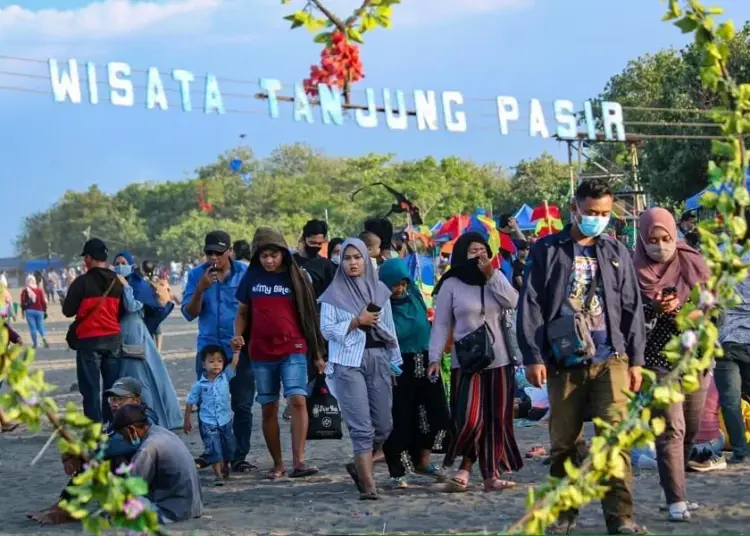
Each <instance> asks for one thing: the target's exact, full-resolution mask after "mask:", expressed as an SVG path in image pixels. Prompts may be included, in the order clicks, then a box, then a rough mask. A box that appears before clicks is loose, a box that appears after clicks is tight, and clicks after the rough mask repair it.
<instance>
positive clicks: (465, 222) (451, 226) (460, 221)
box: [435, 214, 470, 240]
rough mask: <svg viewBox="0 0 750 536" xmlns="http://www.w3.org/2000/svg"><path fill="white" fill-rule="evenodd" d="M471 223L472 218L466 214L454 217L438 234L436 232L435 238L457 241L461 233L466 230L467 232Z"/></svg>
mask: <svg viewBox="0 0 750 536" xmlns="http://www.w3.org/2000/svg"><path fill="white" fill-rule="evenodd" d="M469 222H470V216H467V215H465V214H459V215H458V216H453V217H452V218H451V219H449V220H448V221H446V222H445V223H444V224H443V226H442V227H440V229H439V230H438V231H437V232H435V238H440V237H441V236H449V237H450V238H451V240H455V239H456V238H458V237H459V235H460V234H461V233H463V232H464V230H466V228H467V227H468V226H469Z"/></svg>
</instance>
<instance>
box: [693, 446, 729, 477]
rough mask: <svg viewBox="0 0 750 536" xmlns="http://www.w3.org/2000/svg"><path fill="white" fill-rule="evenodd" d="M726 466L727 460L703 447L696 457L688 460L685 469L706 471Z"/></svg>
mask: <svg viewBox="0 0 750 536" xmlns="http://www.w3.org/2000/svg"><path fill="white" fill-rule="evenodd" d="M726 468H727V461H726V460H725V459H724V457H723V456H717V455H716V454H714V453H713V452H712V451H710V450H708V449H704V450H703V452H701V453H700V454H698V457H697V458H694V459H692V460H690V461H689V462H688V464H687V469H688V471H690V472H693V473H708V472H710V471H721V470H723V469H726Z"/></svg>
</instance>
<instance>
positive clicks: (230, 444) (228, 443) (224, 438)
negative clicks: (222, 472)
mask: <svg viewBox="0 0 750 536" xmlns="http://www.w3.org/2000/svg"><path fill="white" fill-rule="evenodd" d="M200 427H201V437H202V438H203V446H204V447H205V452H204V453H203V458H204V459H205V460H206V462H207V463H218V462H229V461H232V460H233V459H234V451H235V449H236V448H237V441H236V440H235V439H234V432H233V431H232V422H231V421H229V422H228V423H227V424H224V425H221V426H220V425H218V424H206V423H204V422H201V423H200Z"/></svg>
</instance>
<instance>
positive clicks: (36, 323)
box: [26, 309, 47, 348]
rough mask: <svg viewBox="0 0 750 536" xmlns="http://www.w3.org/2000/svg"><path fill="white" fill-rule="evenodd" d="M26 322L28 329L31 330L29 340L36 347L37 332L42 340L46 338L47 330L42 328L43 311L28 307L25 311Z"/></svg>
mask: <svg viewBox="0 0 750 536" xmlns="http://www.w3.org/2000/svg"><path fill="white" fill-rule="evenodd" d="M26 323H27V324H28V325H29V331H30V332H31V342H32V344H33V345H34V348H36V347H37V334H39V335H41V336H42V340H46V339H47V332H46V331H45V330H44V313H43V312H42V311H36V310H34V309H29V310H28V311H26Z"/></svg>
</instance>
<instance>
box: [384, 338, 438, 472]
mask: <svg viewBox="0 0 750 536" xmlns="http://www.w3.org/2000/svg"><path fill="white" fill-rule="evenodd" d="M403 359H404V364H403V366H402V370H403V374H402V375H401V376H399V377H398V378H396V384H395V385H394V386H393V409H392V412H393V432H391V435H390V437H389V438H388V440H387V441H386V442H385V444H384V445H383V453H384V454H385V460H386V463H387V464H388V471H389V472H390V474H391V477H393V478H399V477H402V476H404V475H406V474H407V473H409V472H411V471H413V470H414V466H415V464H417V463H419V458H420V451H422V450H424V449H427V450H432V451H433V452H443V451H444V448H445V447H444V445H443V443H445V440H446V435H447V432H448V430H449V428H450V413H449V411H448V401H447V399H446V396H445V390H444V388H443V382H442V380H441V379H439V378H438V380H437V381H435V382H431V381H430V379H429V378H428V377H427V367H428V365H429V363H428V359H427V352H423V353H421V354H404V355H403Z"/></svg>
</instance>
